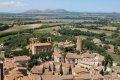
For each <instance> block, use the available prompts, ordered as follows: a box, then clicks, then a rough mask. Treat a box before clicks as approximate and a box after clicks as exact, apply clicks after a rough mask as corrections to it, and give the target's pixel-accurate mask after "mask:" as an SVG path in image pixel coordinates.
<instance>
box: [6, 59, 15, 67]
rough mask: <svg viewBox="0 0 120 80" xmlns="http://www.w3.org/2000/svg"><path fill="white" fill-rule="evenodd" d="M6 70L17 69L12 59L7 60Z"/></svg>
mask: <svg viewBox="0 0 120 80" xmlns="http://www.w3.org/2000/svg"><path fill="white" fill-rule="evenodd" d="M4 63H5V68H6V69H14V68H16V67H17V66H16V64H15V63H14V62H13V60H12V58H5V62H4Z"/></svg>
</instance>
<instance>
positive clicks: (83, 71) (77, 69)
mask: <svg viewBox="0 0 120 80" xmlns="http://www.w3.org/2000/svg"><path fill="white" fill-rule="evenodd" d="M86 74H89V71H88V70H87V69H86V68H82V67H75V68H73V69H72V75H74V76H79V75H86Z"/></svg>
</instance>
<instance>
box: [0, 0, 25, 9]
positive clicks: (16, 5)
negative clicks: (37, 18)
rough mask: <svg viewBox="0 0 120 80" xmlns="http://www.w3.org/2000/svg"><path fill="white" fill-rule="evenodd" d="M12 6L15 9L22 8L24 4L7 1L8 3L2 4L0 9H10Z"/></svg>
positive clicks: (0, 3)
mask: <svg viewBox="0 0 120 80" xmlns="http://www.w3.org/2000/svg"><path fill="white" fill-rule="evenodd" d="M10 6H14V7H22V6H24V4H23V3H21V2H18V1H7V2H0V7H1V8H3V7H10Z"/></svg>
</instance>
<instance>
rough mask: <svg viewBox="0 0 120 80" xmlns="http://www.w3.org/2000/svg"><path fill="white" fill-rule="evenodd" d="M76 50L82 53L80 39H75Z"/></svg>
mask: <svg viewBox="0 0 120 80" xmlns="http://www.w3.org/2000/svg"><path fill="white" fill-rule="evenodd" d="M76 50H77V51H80V52H81V51H82V39H80V37H78V38H77V43H76Z"/></svg>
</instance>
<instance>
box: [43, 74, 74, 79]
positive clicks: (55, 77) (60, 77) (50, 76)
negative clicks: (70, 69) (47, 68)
mask: <svg viewBox="0 0 120 80" xmlns="http://www.w3.org/2000/svg"><path fill="white" fill-rule="evenodd" d="M72 79H73V76H72V75H63V76H60V75H42V80H72Z"/></svg>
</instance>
